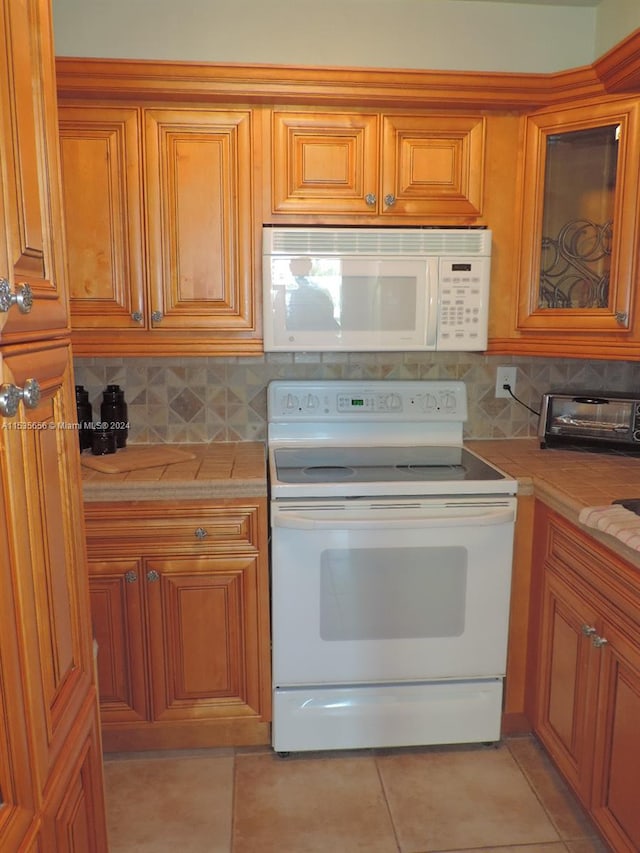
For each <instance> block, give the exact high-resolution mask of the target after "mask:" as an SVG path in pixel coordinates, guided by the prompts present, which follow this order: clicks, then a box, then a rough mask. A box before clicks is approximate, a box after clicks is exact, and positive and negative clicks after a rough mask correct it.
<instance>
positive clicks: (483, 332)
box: [437, 258, 490, 350]
mask: <svg viewBox="0 0 640 853" xmlns="http://www.w3.org/2000/svg"><path fill="white" fill-rule="evenodd" d="M489 270H490V260H489V258H440V268H439V286H438V342H437V349H439V350H464V349H465V347H468V348H469V349H474V350H478V349H486V346H487V318H488V310H489Z"/></svg>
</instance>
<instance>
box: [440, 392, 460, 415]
mask: <svg viewBox="0 0 640 853" xmlns="http://www.w3.org/2000/svg"><path fill="white" fill-rule="evenodd" d="M440 406H441V408H443V409H444V410H445V411H447V412H455V410H456V395H455V394H452V393H450V392H449V391H445V392H444V393H443V395H442V399H441V402H440Z"/></svg>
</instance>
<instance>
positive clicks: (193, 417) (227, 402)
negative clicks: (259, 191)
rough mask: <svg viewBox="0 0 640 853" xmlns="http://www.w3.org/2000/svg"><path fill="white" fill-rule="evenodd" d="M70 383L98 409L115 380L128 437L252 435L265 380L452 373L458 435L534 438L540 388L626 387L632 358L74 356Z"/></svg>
mask: <svg viewBox="0 0 640 853" xmlns="http://www.w3.org/2000/svg"><path fill="white" fill-rule="evenodd" d="M498 365H515V366H516V367H517V368H518V378H517V384H516V388H515V394H516V396H517V397H518V399H519V400H521V401H522V403H523V404H526V405H521V404H519V403H517V402H516V401H515V400H512V399H511V398H506V399H496V398H495V395H494V394H495V373H496V367H497V366H498ZM75 375H76V384H78V385H84V387H85V388H86V389H87V391H88V392H89V398H90V400H91V402H92V405H93V413H94V419H97V418H98V416H99V413H100V401H101V399H102V390H103V389H104V388H105V387H106V386H107V385H108V384H112V383H115V384H118V385H120V386H121V387H122V388H123V389H124V392H125V398H126V400H127V404H128V408H129V422H130V429H129V443H130V444H157V443H166V442H177V443H197V442H209V441H254V440H264V439H265V438H266V416H267V402H266V400H267V396H266V388H267V384H268V383H269V382H270V381H271V380H272V379H460V380H462V381H463V382H465V383H466V385H467V393H468V399H469V418H468V420H467V423H466V425H465V431H464V434H465V438H518V437H527V436H534V435H535V434H536V429H537V417H536V415H535V414H533V413H532V412H530V411H529V410H528V409H527V408H526V406H530V407H531V408H532V409H534V410H536V411H537V410H538V409H539V407H540V398H541V396H542V394H543V393H544V392H545V391H547V390H549V389H550V388H563V387H570V388H575V389H583V390H593V391H597V390H600V391H604V390H607V391H616V390H618V391H620V390H625V391H629V390H635V389H636V388H637V387H638V386H640V366H639V365H638V364H636V363H635V362H619V361H618V362H608V361H594V360H581V359H550V358H524V357H517V358H513V357H504V356H486V355H482V354H475V353H340V354H337V353H295V354H293V353H282V354H280V353H278V354H274V353H271V354H268V355H264V356H256V357H249V358H214V357H211V358H206V357H204V358H182V359H180V358H178V359H176V358H100V359H98V358H96V359H92V358H78V359H76V361H75Z"/></svg>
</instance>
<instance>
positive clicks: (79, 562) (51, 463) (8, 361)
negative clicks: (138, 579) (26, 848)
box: [0, 340, 93, 779]
mask: <svg viewBox="0 0 640 853" xmlns="http://www.w3.org/2000/svg"><path fill="white" fill-rule="evenodd" d="M2 367H3V376H2V379H3V381H4V382H10V383H13V384H15V385H17V386H18V387H24V385H25V383H26V381H27V380H28V379H29V378H30V377H32V376H36V377H37V378H38V382H39V384H40V394H41V396H40V401H39V403H38V405H37V406H36V407H34V408H27V407H24V408H21V411H20V416H19V417H17V418H16V420H15V421H13V423H14V424H15V425H16V429H15V430H13V429H11V424H12V422H11V421H7V423H6V424H5V427H6V428H5V429H3V430H1V431H0V441H3V442H4V443H5V452H6V476H7V477H8V478H9V481H11V480H12V479H13V480H14V481H15V482H16V483H20V482H21V481H24V482H25V483H26V488H25V492H24V504H23V505H22V508H21V511H20V512H15V514H14V513H12V510H11V508H9V512H10V513H11V514H10V516H9V522H10V526H11V530H12V538H13V537H16V536H19V537H23V536H24V537H25V538H26V540H27V542H28V547H29V556H30V560H32V561H33V564H34V565H35V566H37V572H36V573H32V572H31V571H27V570H26V569H27V566H24V567H23V571H21V572H17V573H16V583H17V585H18V591H17V596H18V599H19V601H20V607H21V631H22V632H23V636H22V646H23V648H24V650H25V654H26V655H27V659H28V660H29V661H30V666H29V669H28V672H27V674H26V679H27V684H28V691H29V694H30V695H31V697H32V699H33V701H34V702H35V703H36V705H37V706H38V707H41V709H42V713H43V715H42V717H38V719H35V720H34V721H33V739H34V746H35V756H34V758H35V768H36V770H37V773H38V774H39V777H40V778H41V779H46V777H47V775H48V773H49V772H50V771H51V769H52V767H53V764H54V762H55V761H56V759H57V757H58V755H59V754H60V752H61V751H62V750H63V748H64V745H65V741H66V739H67V737H68V735H69V732H70V729H71V726H72V725H73V723H74V720H75V717H76V715H77V713H78V711H79V707H80V704H81V703H82V702H83V701H84V697H85V696H86V694H87V692H88V691H89V690H90V687H91V685H92V683H93V657H92V646H91V624H90V621H89V611H88V598H87V594H88V593H87V585H86V571H85V545H84V538H83V531H84V527H83V519H82V511H81V507H80V504H79V501H76V500H74V501H69V500H68V499H67V496H68V494H69V489H70V480H73V481H75V482H76V483H77V482H79V478H80V456H79V448H78V434H77V431H76V430H74V429H72V428H65V425H72V424H73V422H74V421H75V418H76V415H75V393H74V385H73V375H72V362H71V350H70V346H69V345H68V343H67V344H65V343H64V342H63V343H60V342H57V341H55V340H51V341H42V342H39V343H32V344H29V345H28V346H26V347H24V348H19V347H16V348H14V349H13V350H11V351H5V357H4V359H3V362H2ZM4 466H5V463H4V462H3V467H4ZM34 629H37V630H34Z"/></svg>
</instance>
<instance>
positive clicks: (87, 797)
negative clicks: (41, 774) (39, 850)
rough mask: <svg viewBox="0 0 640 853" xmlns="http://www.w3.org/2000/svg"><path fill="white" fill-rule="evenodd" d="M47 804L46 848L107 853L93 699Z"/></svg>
mask: <svg viewBox="0 0 640 853" xmlns="http://www.w3.org/2000/svg"><path fill="white" fill-rule="evenodd" d="M55 779H56V781H55V783H54V784H53V785H52V786H51V788H50V790H48V792H47V797H46V800H45V802H44V805H43V829H42V839H43V844H42V846H43V850H51V851H53V850H55V851H56V853H107V851H108V845H107V836H106V817H105V810H104V799H103V795H102V755H101V752H100V734H99V730H98V723H97V715H96V709H95V704H94V703H93V701H90V702H87V703H86V704H85V707H84V708H83V709H82V712H81V714H80V717H79V719H78V729H77V731H76V733H75V737H74V739H73V740H72V741H71V742H70V743H68V744H67V746H66V749H65V754H64V756H62V760H61V761H60V767H59V769H57V772H56V774H55Z"/></svg>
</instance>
